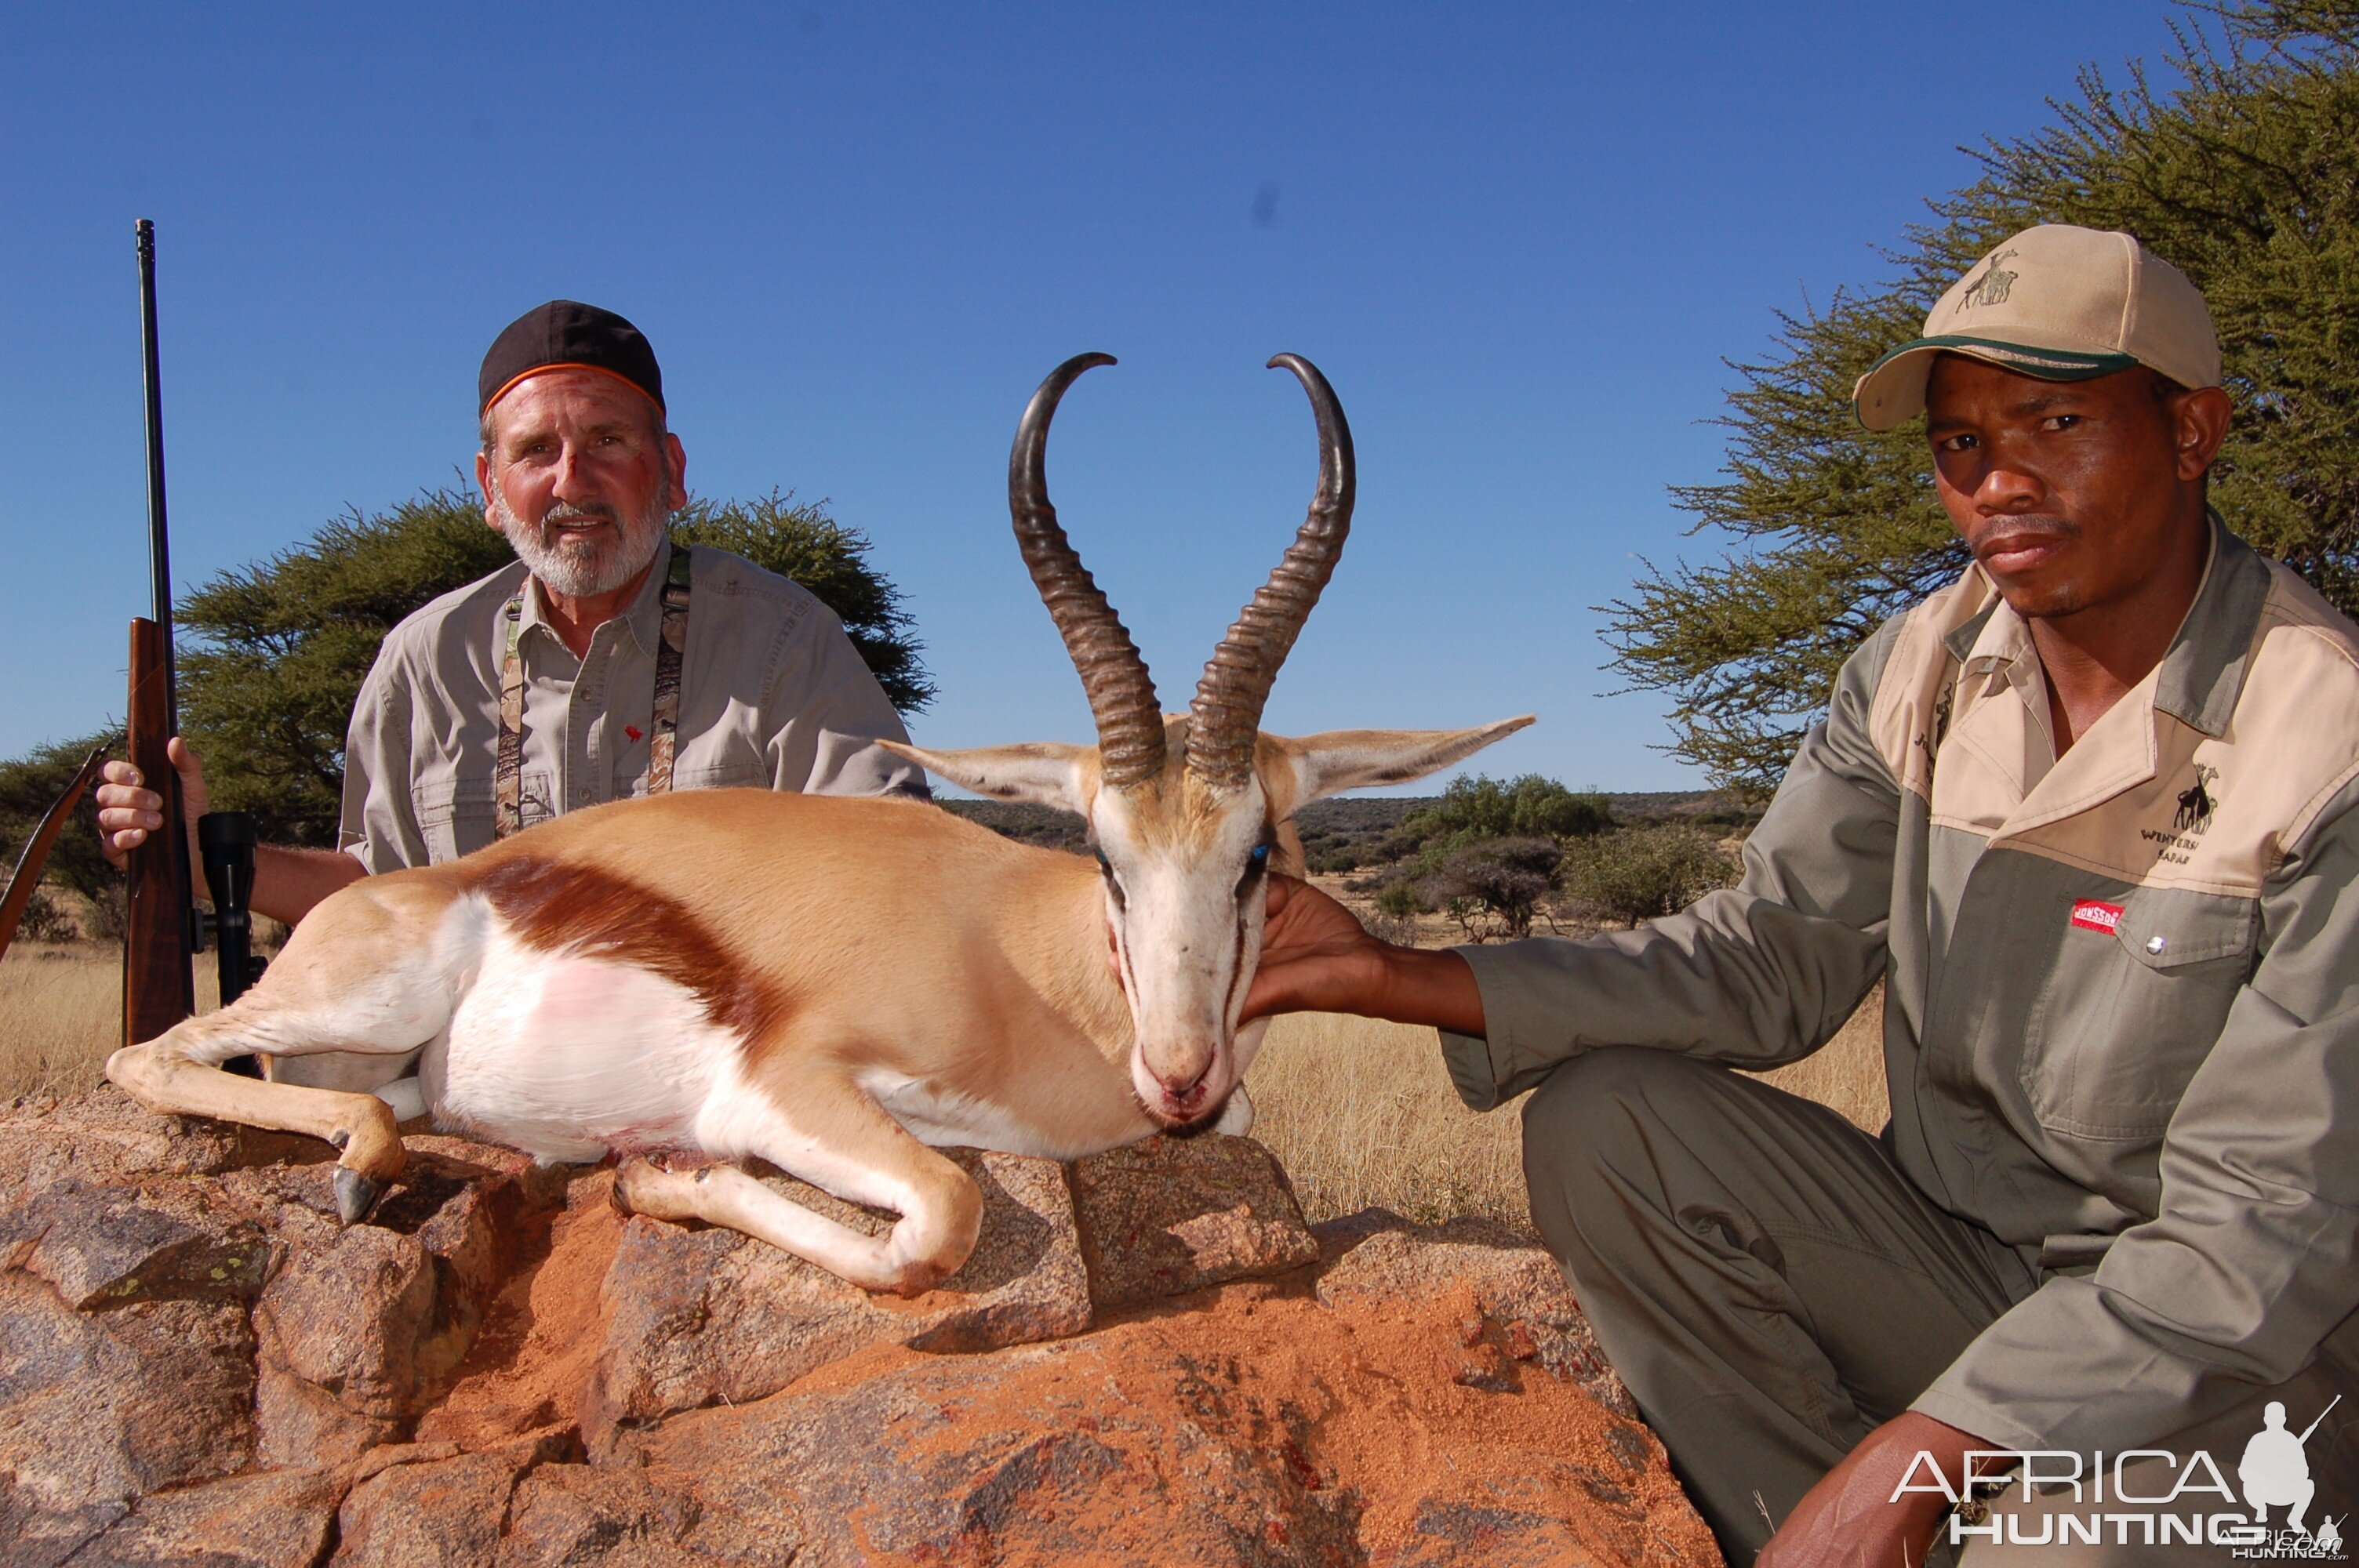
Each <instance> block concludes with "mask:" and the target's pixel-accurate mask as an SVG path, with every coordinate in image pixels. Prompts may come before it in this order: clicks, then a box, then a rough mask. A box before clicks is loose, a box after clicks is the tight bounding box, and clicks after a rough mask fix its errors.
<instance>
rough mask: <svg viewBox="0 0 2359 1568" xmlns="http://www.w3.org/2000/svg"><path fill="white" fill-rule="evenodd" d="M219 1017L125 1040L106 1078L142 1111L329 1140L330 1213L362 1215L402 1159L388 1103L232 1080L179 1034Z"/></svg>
mask: <svg viewBox="0 0 2359 1568" xmlns="http://www.w3.org/2000/svg"><path fill="white" fill-rule="evenodd" d="M220 1016H221V1015H220V1014H218V1013H215V1014H210V1015H208V1017H207V1018H206V1019H190V1020H189V1021H188V1022H185V1023H180V1024H176V1025H175V1026H173V1027H172V1028H171V1029H170V1030H168V1031H167V1032H166V1033H163V1034H161V1035H159V1036H158V1037H157V1038H156V1039H153V1040H150V1041H148V1042H147V1044H144V1045H125V1047H123V1049H121V1050H120V1051H117V1052H116V1053H114V1055H112V1056H110V1057H108V1058H107V1059H106V1076H108V1077H109V1078H112V1079H113V1080H114V1082H115V1083H116V1084H118V1085H119V1086H121V1087H122V1088H123V1090H124V1091H125V1093H127V1094H128V1095H130V1096H131V1098H134V1099H136V1100H137V1101H138V1102H139V1103H140V1104H142V1105H144V1106H146V1107H147V1108H148V1109H149V1110H152V1111H157V1112H159V1113H162V1114H164V1115H167V1116H210V1117H214V1118H216V1119H220V1120H223V1121H238V1122H244V1123H245V1124H246V1125H247V1126H249V1127H267V1128H272V1129H275V1130H278V1131H280V1132H300V1133H305V1134H307V1135H309V1136H310V1137H313V1138H318V1139H322V1140H324V1141H327V1142H329V1143H331V1144H333V1145H334V1146H335V1148H336V1151H337V1158H336V1165H337V1170H336V1182H335V1185H336V1214H337V1217H339V1218H340V1219H342V1221H343V1222H344V1223H345V1224H346V1225H351V1224H353V1223H355V1222H356V1221H358V1220H360V1219H362V1218H364V1217H365V1216H366V1215H367V1214H368V1211H369V1209H370V1208H371V1207H372V1206H375V1202H376V1199H377V1195H378V1194H380V1193H382V1192H383V1191H384V1190H385V1186H386V1183H388V1182H391V1181H392V1180H393V1179H394V1178H395V1177H397V1176H398V1175H400V1174H401V1171H402V1166H403V1165H404V1163H406V1162H407V1160H408V1155H407V1154H406V1153H405V1152H403V1150H402V1147H401V1133H400V1131H399V1130H398V1129H397V1125H396V1123H395V1121H394V1115H393V1108H392V1107H390V1106H388V1105H386V1103H385V1101H383V1100H381V1099H379V1098H376V1096H375V1095H369V1094H348V1093H346V1092H344V1091H342V1090H341V1089H313V1088H303V1087H298V1086H296V1085H294V1084H273V1083H266V1082H264V1081H262V1080H260V1079H258V1078H244V1077H238V1076H234V1075H232V1074H229V1073H224V1072H223V1071H222V1070H221V1069H220V1068H219V1067H218V1066H215V1065H212V1063H211V1062H209V1061H206V1060H204V1059H202V1057H201V1056H192V1055H191V1054H190V1051H191V1048H192V1046H199V1045H201V1041H191V1040H190V1039H188V1038H186V1036H187V1035H188V1034H192V1033H198V1026H199V1025H201V1024H203V1023H205V1022H210V1020H211V1019H213V1018H219V1017H220ZM205 1054H207V1055H212V1054H213V1053H212V1052H211V1051H207V1052H206V1053H205Z"/></svg>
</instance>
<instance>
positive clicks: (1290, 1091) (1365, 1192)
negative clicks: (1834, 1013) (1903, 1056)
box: [1245, 992, 1887, 1225]
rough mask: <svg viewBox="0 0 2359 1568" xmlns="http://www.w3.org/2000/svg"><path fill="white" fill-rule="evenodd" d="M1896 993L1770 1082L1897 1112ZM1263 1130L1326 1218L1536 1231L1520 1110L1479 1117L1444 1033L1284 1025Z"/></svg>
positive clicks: (1265, 1061) (1298, 1019)
mask: <svg viewBox="0 0 2359 1568" xmlns="http://www.w3.org/2000/svg"><path fill="white" fill-rule="evenodd" d="M1883 1019H1884V1006H1883V997H1882V993H1881V992H1878V993H1876V994H1875V995H1872V996H1870V997H1869V998H1868V1000H1867V1001H1866V1002H1865V1003H1864V1004H1863V1005H1862V1006H1861V1008H1860V1010H1859V1011H1858V1012H1857V1013H1855V1014H1854V1015H1853V1017H1852V1020H1851V1022H1848V1023H1846V1024H1845V1025H1843V1030H1842V1032H1841V1033H1838V1034H1837V1035H1836V1036H1835V1037H1834V1039H1833V1040H1832V1041H1830V1042H1828V1044H1826V1046H1825V1047H1824V1048H1822V1049H1821V1050H1820V1051H1819V1052H1818V1053H1817V1054H1814V1055H1812V1056H1810V1058H1808V1059H1807V1060H1805V1061H1801V1062H1797V1063H1796V1064H1794V1065H1792V1066H1790V1067H1780V1068H1778V1069H1777V1071H1776V1072H1774V1073H1770V1074H1767V1075H1766V1076H1767V1078H1768V1080H1769V1082H1771V1083H1773V1084H1776V1085H1777V1087H1780V1088H1782V1089H1785V1090H1787V1091H1788V1092H1789V1093H1793V1094H1798V1095H1801V1096H1803V1097H1805V1098H1810V1099H1815V1100H1818V1101H1820V1102H1821V1104H1825V1105H1830V1106H1832V1107H1833V1108H1835V1109H1836V1110H1838V1111H1841V1112H1842V1113H1843V1115H1844V1116H1846V1117H1848V1118H1850V1119H1852V1120H1853V1121H1854V1122H1855V1123H1857V1124H1858V1125H1859V1126H1861V1127H1863V1128H1864V1129H1866V1130H1868V1131H1870V1132H1874V1131H1875V1130H1877V1129H1878V1128H1880V1127H1882V1126H1883V1125H1884V1122H1885V1118H1886V1114H1887V1110H1886V1101H1885V1093H1884V1046H1883ZM1245 1081H1246V1085H1247V1087H1249V1088H1250V1089H1251V1090H1252V1093H1253V1097H1254V1108H1255V1110H1256V1120H1255V1123H1254V1136H1256V1138H1259V1139H1260V1140H1262V1141H1264V1142H1265V1143H1267V1144H1268V1145H1269V1146H1270V1148H1271V1149H1272V1150H1273V1151H1275V1152H1277V1157H1278V1158H1279V1159H1280V1160H1281V1161H1283V1162H1285V1165H1286V1169H1287V1172H1288V1174H1289V1175H1291V1176H1292V1177H1293V1178H1294V1185H1295V1190H1296V1192H1297V1193H1298V1194H1299V1195H1300V1196H1301V1198H1302V1206H1303V1208H1304V1210H1305V1211H1306V1212H1307V1213H1308V1214H1309V1215H1310V1217H1311V1218H1312V1219H1314V1220H1318V1219H1329V1218H1332V1217H1335V1216H1337V1215H1343V1214H1349V1213H1351V1212H1352V1211H1353V1210H1354V1209H1359V1208H1364V1207H1365V1206H1368V1205H1370V1204H1381V1205H1383V1206H1385V1207H1386V1208H1390V1209H1395V1210H1397V1211H1398V1212H1400V1213H1402V1214H1405V1215H1408V1216H1409V1217H1411V1218H1415V1219H1426V1220H1432V1219H1443V1218H1447V1217H1451V1216H1452V1215H1460V1214H1480V1215H1485V1216H1488V1217H1491V1218H1494V1219H1500V1220H1505V1221H1506V1222H1508V1223H1509V1224H1513V1225H1524V1224H1527V1223H1528V1219H1529V1214H1530V1210H1529V1207H1528V1206H1527V1202H1526V1199H1525V1195H1524V1172H1523V1152H1522V1141H1523V1112H1522V1108H1521V1107H1520V1106H1514V1107H1506V1108H1501V1109H1499V1110H1495V1111H1490V1112H1487V1113H1483V1114H1477V1113H1476V1112H1473V1111H1470V1110H1468V1109H1467V1108H1465V1106H1464V1105H1463V1104H1462V1103H1461V1102H1460V1100H1459V1098H1458V1095H1457V1091H1456V1090H1454V1089H1452V1088H1451V1087H1450V1078H1449V1075H1448V1074H1446V1073H1445V1072H1443V1071H1442V1066H1441V1054H1440V1049H1439V1048H1438V1046H1437V1044H1436V1041H1435V1037H1434V1033H1433V1031H1432V1030H1430V1029H1418V1028H1412V1027H1410V1026H1409V1025H1408V1024H1404V1023H1385V1022H1377V1021H1375V1020H1374V1019H1365V1018H1346V1017H1343V1016H1341V1015H1339V1014H1334V1013H1302V1014H1298V1015H1296V1016H1293V1017H1290V1018H1281V1019H1278V1020H1277V1022H1274V1023H1273V1024H1272V1025H1271V1026H1270V1031H1269V1038H1268V1039H1267V1040H1266V1042H1265V1043H1264V1044H1263V1046H1262V1051H1261V1055H1260V1056H1259V1057H1258V1058H1256V1061H1255V1063H1254V1067H1253V1072H1252V1073H1251V1075H1250V1076H1248V1077H1247V1078H1246V1080H1245Z"/></svg>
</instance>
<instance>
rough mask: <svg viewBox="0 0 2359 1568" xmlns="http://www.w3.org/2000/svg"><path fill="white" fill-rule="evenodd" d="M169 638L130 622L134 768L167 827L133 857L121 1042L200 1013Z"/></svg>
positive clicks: (153, 626) (144, 623) (144, 622)
mask: <svg viewBox="0 0 2359 1568" xmlns="http://www.w3.org/2000/svg"><path fill="white" fill-rule="evenodd" d="M167 636H168V633H165V631H164V630H163V628H161V627H159V626H158V625H157V623H156V622H153V621H150V620H148V619H147V618H146V617H144V616H143V617H141V618H139V619H137V620H135V621H134V622H131V697H130V712H129V721H130V741H129V746H128V750H129V752H130V754H131V763H132V765H133V766H134V767H136V768H137V769H138V770H139V773H140V776H141V777H142V778H143V779H145V780H146V781H147V787H148V788H149V789H152V790H154V791H155V792H156V793H157V794H158V795H162V796H163V797H164V826H163V827H161V828H159V829H158V830H157V831H156V832H153V833H150V834H149V835H148V836H147V842H146V843H144V844H141V845H140V846H139V847H138V848H137V849H134V850H132V851H131V856H130V864H129V867H128V870H129V872H130V908H129V914H128V919H127V921H126V923H125V930H124V950H123V1043H124V1044H126V1045H136V1044H140V1043H141V1042H143V1041H147V1040H153V1039H154V1038H156V1036H158V1034H161V1033H164V1031H166V1030H168V1029H169V1028H171V1027H172V1025H174V1024H176V1023H178V1022H180V1021H181V1020H182V1019H184V1018H186V1017H188V1016H189V1015H190V1013H192V1012H194V1011H196V1007H197V992H196V972H195V968H194V962H193V957H194V955H193V947H194V944H193V943H192V941H191V940H190V937H191V930H190V927H191V924H192V922H191V919H190V912H191V910H192V908H193V906H192V905H191V904H190V900H189V893H190V889H189V829H188V823H187V820H186V818H184V817H183V816H181V814H180V775H179V773H176V772H174V771H173V768H172V762H171V759H170V758H169V757H168V756H167V755H166V754H165V749H164V748H165V742H167V741H169V740H170V739H171V738H172V713H171V701H170V692H171V685H170V677H169V676H168V673H167V668H168V667H167V665H166V664H165V660H166V658H167V656H168V655H167V653H166V650H167V648H168V646H169V643H168V641H167Z"/></svg>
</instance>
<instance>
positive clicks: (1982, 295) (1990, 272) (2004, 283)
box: [1958, 251, 2016, 309]
mask: <svg viewBox="0 0 2359 1568" xmlns="http://www.w3.org/2000/svg"><path fill="white" fill-rule="evenodd" d="M2013 254H2015V253H2014V252H2013V251H2001V252H1999V253H1998V254H1996V255H1995V256H1993V257H1991V259H1990V265H1989V266H1988V267H1987V268H1985V269H1984V272H1983V276H1982V279H1981V281H1980V282H1977V283H1975V284H1973V285H1972V286H1971V287H1968V288H1967V290H1966V291H1965V292H1964V293H1963V294H1961V295H1959V296H1958V308H1960V309H1964V308H1966V307H1967V306H1969V305H2004V304H2006V296H2007V291H2008V290H2009V289H2011V288H2013V287H2015V279H2016V275H2015V274H2014V273H2011V272H2006V271H2003V270H2002V269H2001V268H2000V266H1999V265H1998V264H1999V263H2001V262H2003V261H2005V260H2006V258H2007V257H2009V256H2011V255H2013Z"/></svg>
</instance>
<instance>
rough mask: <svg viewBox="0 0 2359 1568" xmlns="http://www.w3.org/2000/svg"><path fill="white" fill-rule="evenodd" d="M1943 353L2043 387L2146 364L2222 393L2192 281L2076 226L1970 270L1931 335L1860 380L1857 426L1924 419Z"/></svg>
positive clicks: (2026, 238) (2131, 247) (2129, 239)
mask: <svg viewBox="0 0 2359 1568" xmlns="http://www.w3.org/2000/svg"><path fill="white" fill-rule="evenodd" d="M1939 354H1965V355H1967V356H1969V357H1971V358H1973V359H1978V360H1984V361H1987V362H1990V363H1992V364H1995V365H1998V366H2000V367H2001V368H2003V369H2006V370H2011V371H2016V372H2018V373H2022V374H2024V375H2035V376H2038V377H2039V378H2040V379H2041V380H2043V381H2088V380H2091V379H2093V377H2096V376H2101V375H2111V374H2113V373H2114V372H2115V371H2123V370H2127V369H2129V368H2130V367H2131V366H2132V365H2141V364H2142V365H2145V366H2146V367H2147V368H2148V369H2149V370H2155V371H2159V372H2161V373H2163V374H2164V375H2167V376H2169V378H2170V379H2171V380H2173V381H2175V382H2177V383H2179V384H2180V385H2181V386H2190V387H2192V386H2217V385H2219V384H2220V339H2219V336H2218V334H2217V333H2215V332H2214V331H2213V330H2212V312H2211V311H2210V310H2208V309H2206V308H2204V304H2203V296H2202V295H2201V293H2200V292H2198V291H2197V289H2196V287H2195V286H2194V285H2193V284H2191V283H2190V282H2188V281H2187V275H2186V274H2185V273H2183V272H2181V271H2180V270H2179V269H2178V268H2177V267H2175V266H2173V265H2170V264H2169V262H2167V261H2165V260H2163V259H2162V258H2161V257H2160V256H2158V255H2156V254H2154V253H2153V252H2152V251H2150V250H2147V248H2146V247H2145V246H2144V245H2142V244H2139V243H2137V240H2136V237H2135V236H2134V235H2130V234H2125V233H2122V232H2119V231H2115V230H2103V229H2081V228H2075V227H2073V226H2072V225H2071V224H2070V223H2042V224H2040V225H2039V226H2038V228H2036V229H2026V230H2024V231H2023V232H2021V233H2019V234H2017V235H2016V236H2015V237H2014V238H2012V239H2010V240H2007V241H2006V242H2005V243H2001V244H2000V245H1998V246H1997V247H1996V248H1995V249H1994V250H1993V251H1992V252H1991V253H1990V254H1988V255H1986V256H1984V257H1983V259H1982V260H1980V261H1978V262H1976V263H1975V264H1974V265H1973V266H1971V267H1969V268H1967V269H1966V276H1963V277H1962V278H1960V279H1958V281H1957V282H1955V283H1953V284H1951V285H1950V288H1949V292H1948V293H1946V294H1944V295H1942V296H1941V297H1940V301H1939V302H1938V303H1937V304H1935V305H1934V307H1933V311H1932V314H1931V315H1930V316H1927V317H1926V318H1925V335H1924V336H1923V337H1921V338H1918V339H1916V340H1915V341H1911V342H1906V343H1903V344H1901V345H1900V346H1899V347H1898V348H1897V349H1895V350H1893V351H1891V352H1890V353H1888V354H1886V355H1885V356H1884V357H1883V358H1882V359H1880V360H1878V361H1876V362H1875V369H1873V370H1871V371H1869V372H1868V373H1866V374H1865V375H1864V376H1861V377H1860V378H1859V384H1858V385H1857V386H1856V387H1854V388H1853V389H1852V406H1853V407H1854V409H1855V410H1857V411H1858V414H1859V422H1860V423H1861V424H1863V425H1864V426H1866V427H1868V428H1869V429H1871V430H1889V429H1891V428H1892V427H1894V426H1896V425H1898V424H1900V423H1901V422H1902V421H1903V420H1907V419H1912V418H1915V417H1916V416H1918V415H1919V414H1922V413H1923V412H1924V411H1925V378H1926V377H1927V376H1929V375H1930V374H1931V373H1932V370H1933V360H1934V357H1935V356H1936V355H1939Z"/></svg>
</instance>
